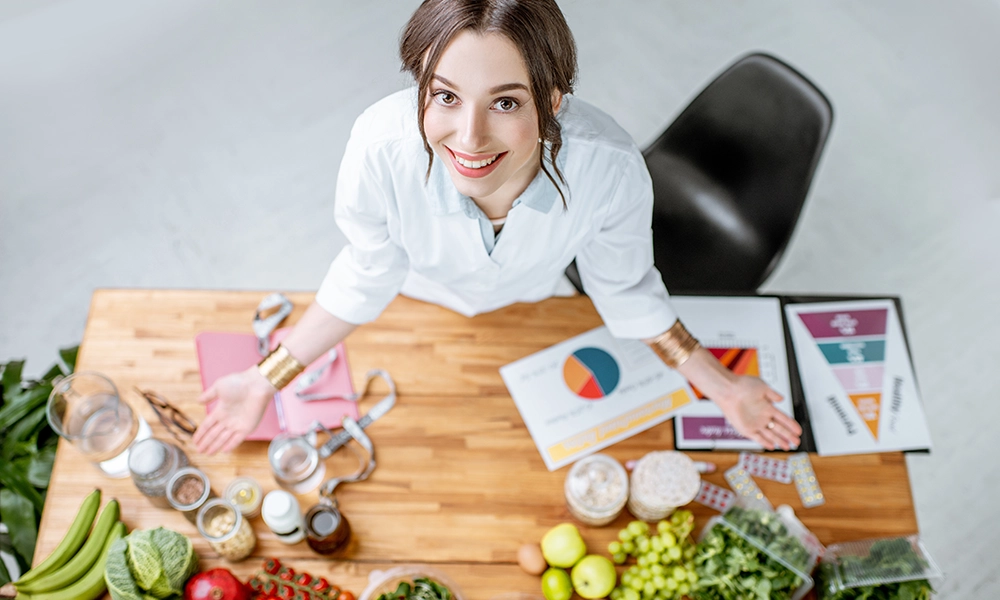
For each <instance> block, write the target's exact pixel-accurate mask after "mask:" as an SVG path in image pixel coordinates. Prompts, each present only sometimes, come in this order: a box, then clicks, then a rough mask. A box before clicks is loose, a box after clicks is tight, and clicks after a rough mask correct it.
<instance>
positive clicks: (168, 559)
mask: <svg viewBox="0 0 1000 600" xmlns="http://www.w3.org/2000/svg"><path fill="white" fill-rule="evenodd" d="M197 570H198V557H197V555H195V553H194V547H193V546H192V545H191V540H189V539H187V538H186V537H185V536H183V535H181V534H179V533H177V532H176V531H171V530H169V529H164V528H163V527H159V528H157V529H152V530H145V531H143V530H137V531H133V532H132V533H130V534H129V535H128V536H126V537H125V538H122V539H121V540H119V541H118V542H116V543H115V544H113V545H112V546H111V549H110V551H109V555H108V562H107V566H106V567H105V570H104V579H105V582H106V583H107V584H108V591H109V592H110V593H111V598H112V599H113V600H154V599H155V600H165V599H173V598H177V597H179V596H180V595H181V594H182V593H183V591H184V583H185V582H187V580H188V578H189V577H191V575H193V574H194V573H195V571H197Z"/></svg>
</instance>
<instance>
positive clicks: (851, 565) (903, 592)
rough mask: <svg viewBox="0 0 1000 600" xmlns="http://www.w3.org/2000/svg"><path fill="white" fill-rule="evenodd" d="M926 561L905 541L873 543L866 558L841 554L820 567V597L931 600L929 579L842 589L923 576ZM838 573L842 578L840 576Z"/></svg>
mask: <svg viewBox="0 0 1000 600" xmlns="http://www.w3.org/2000/svg"><path fill="white" fill-rule="evenodd" d="M927 566H928V565H927V562H926V561H925V560H923V559H922V558H921V557H920V556H919V555H918V554H917V553H916V552H914V550H913V546H912V545H911V544H910V541H909V540H907V539H906V538H893V539H886V540H879V541H877V542H875V543H874V544H872V546H871V548H870V549H869V551H868V555H867V556H850V555H841V556H838V557H837V558H836V560H835V561H829V562H824V563H822V564H821V565H820V569H819V579H820V582H821V583H820V598H821V599H822V600H854V599H858V600H928V599H929V598H930V597H931V592H933V591H934V590H933V588H931V585H930V583H929V582H928V581H927V580H926V579H911V580H909V581H897V582H895V583H873V584H872V585H859V586H855V587H845V588H843V589H840V588H841V587H842V584H841V583H838V582H844V583H847V584H850V583H851V582H852V581H854V582H862V581H864V580H868V581H877V580H884V579H900V578H905V577H914V578H916V577H920V575H922V574H923V573H924V570H925V569H926V568H927ZM838 573H839V575H840V576H839V577H838Z"/></svg>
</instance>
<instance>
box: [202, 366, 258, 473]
mask: <svg viewBox="0 0 1000 600" xmlns="http://www.w3.org/2000/svg"><path fill="white" fill-rule="evenodd" d="M275 393H277V390H276V389H275V388H274V386H273V385H271V382H269V381H268V380H267V379H265V378H264V376H263V375H261V374H260V371H258V370H257V367H256V366H253V367H250V368H248V369H247V370H246V371H243V372H241V373H233V374H231V375H226V376H225V377H222V378H220V379H218V380H217V381H216V382H215V383H213V384H212V386H211V387H209V388H208V389H207V390H205V391H204V392H203V393H202V394H201V396H199V397H198V401H199V402H201V403H202V404H206V403H208V402H212V401H213V400H217V401H218V402H217V403H216V405H215V408H214V409H213V410H212V412H210V413H208V415H207V416H206V417H205V420H204V421H202V423H201V425H199V426H198V430H197V431H195V432H194V436H193V437H192V442H194V445H195V448H197V449H198V451H199V452H201V453H203V454H215V453H216V452H219V451H222V452H229V451H231V450H233V449H234V448H236V446H239V445H240V442H242V441H243V440H244V439H246V437H247V436H248V435H250V433H251V432H253V430H254V429H256V428H257V425H258V424H259V423H260V420H261V418H262V417H263V416H264V410H265V409H266V408H267V403H268V402H270V401H271V399H272V398H274V394H275Z"/></svg>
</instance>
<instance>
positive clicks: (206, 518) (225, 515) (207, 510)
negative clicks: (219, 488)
mask: <svg viewBox="0 0 1000 600" xmlns="http://www.w3.org/2000/svg"><path fill="white" fill-rule="evenodd" d="M196 525H197V526H198V533H200V534H201V535H202V537H204V538H205V539H206V540H208V545H209V546H211V547H212V549H213V550H215V551H216V552H218V553H219V556H221V557H222V558H224V559H226V560H229V561H234V562H235V561H238V560H243V559H244V558H246V557H248V556H250V553H251V552H253V549H254V548H255V547H256V546H257V535H256V534H255V533H254V532H253V528H252V527H250V521H249V520H247V519H244V518H243V513H241V512H240V511H239V509H238V508H236V506H235V505H233V503H232V502H230V501H229V500H226V499H225V498H212V499H211V500H209V501H207V502H205V504H203V505H202V507H201V508H200V509H199V510H198V520H197V523H196Z"/></svg>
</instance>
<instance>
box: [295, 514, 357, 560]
mask: <svg viewBox="0 0 1000 600" xmlns="http://www.w3.org/2000/svg"><path fill="white" fill-rule="evenodd" d="M305 525H306V540H307V541H308V543H309V547H310V548H312V549H313V550H315V551H316V552H318V553H320V554H333V553H335V552H337V551H338V550H340V549H342V548H343V547H345V546H346V545H347V542H348V540H350V539H351V524H350V523H348V522H347V517H345V516H344V515H343V513H341V512H340V510H339V509H338V508H337V507H336V506H335V505H334V504H333V503H328V502H321V503H320V504H317V505H315V506H313V507H312V508H310V509H309V512H307V513H306V516H305Z"/></svg>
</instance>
